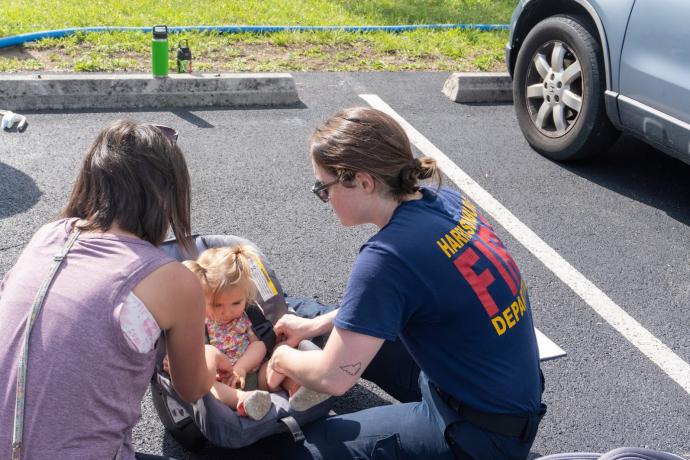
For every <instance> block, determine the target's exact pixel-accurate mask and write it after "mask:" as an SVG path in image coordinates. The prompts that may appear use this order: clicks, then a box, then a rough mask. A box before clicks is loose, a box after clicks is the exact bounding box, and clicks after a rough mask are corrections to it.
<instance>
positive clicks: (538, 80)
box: [525, 41, 583, 137]
mask: <svg viewBox="0 0 690 460" xmlns="http://www.w3.org/2000/svg"><path fill="white" fill-rule="evenodd" d="M582 88H583V84H582V69H581V67H580V60H579V59H578V57H577V56H576V55H575V53H574V52H573V51H572V50H571V49H570V48H569V47H568V46H567V45H566V44H565V43H563V42H561V41H551V42H548V43H544V44H543V45H541V46H540V47H539V48H538V49H537V51H536V52H535V53H534V56H532V61H531V63H530V66H529V69H528V71H527V78H526V79H525V98H526V102H527V110H528V112H529V115H530V119H531V120H532V123H533V124H534V126H535V127H536V128H537V129H538V130H539V132H540V133H542V134H543V135H545V136H548V137H561V136H563V135H565V134H566V133H568V132H569V131H570V130H571V129H572V128H573V126H575V124H576V123H577V119H578V118H579V116H580V112H581V111H582Z"/></svg>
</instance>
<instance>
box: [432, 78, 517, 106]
mask: <svg viewBox="0 0 690 460" xmlns="http://www.w3.org/2000/svg"><path fill="white" fill-rule="evenodd" d="M443 94H445V95H446V96H447V97H448V98H449V99H450V100H451V101H454V102H512V101H513V82H512V80H511V78H510V75H508V74H507V73H491V72H487V73H469V72H456V73H453V74H452V75H451V76H450V77H448V79H447V80H446V82H445V84H444V85H443Z"/></svg>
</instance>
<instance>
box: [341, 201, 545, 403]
mask: <svg viewBox="0 0 690 460" xmlns="http://www.w3.org/2000/svg"><path fill="white" fill-rule="evenodd" d="M422 192H423V198H422V199H420V200H413V201H407V202H404V203H402V204H400V206H398V208H397V209H396V210H395V212H394V213H393V216H392V218H391V220H390V222H389V223H388V224H387V225H386V226H385V227H383V228H382V229H381V230H380V231H379V232H378V233H377V234H376V235H374V236H373V237H372V238H371V239H370V240H369V241H368V242H367V243H366V244H364V245H363V246H362V248H361V250H360V253H359V255H358V257H357V260H356V262H355V264H354V267H353V269H352V273H351V275H350V280H349V282H348V285H347V289H346V291H345V295H344V298H343V302H342V305H341V307H340V309H339V311H338V313H337V316H336V319H335V322H334V324H335V326H336V327H338V328H342V329H347V330H350V331H354V332H358V333H361V334H366V335H369V336H373V337H378V338H383V339H386V340H395V338H396V337H398V336H399V337H400V338H401V340H402V342H403V343H404V344H405V346H406V347H407V349H408V350H409V352H410V354H411V355H412V356H413V358H414V359H415V360H416V361H417V363H418V364H419V366H420V367H421V368H422V370H423V371H424V372H425V373H426V374H427V375H428V376H429V378H430V379H431V381H433V382H434V383H436V384H437V385H438V386H440V387H441V388H443V389H444V390H445V391H447V392H448V393H450V394H452V395H453V396H455V397H456V398H457V399H459V400H460V401H462V402H463V403H465V404H467V405H469V406H471V407H474V408H476V409H479V410H483V411H486V412H495V413H519V412H531V411H535V410H537V409H538V408H539V403H540V401H541V380H540V376H539V355H538V350H537V342H536V337H535V335H534V325H533V323H532V316H531V310H530V305H529V299H528V297H527V288H526V286H525V284H524V282H523V280H522V277H521V275H520V272H519V271H518V269H517V267H516V265H515V262H514V261H513V259H512V258H511V256H510V255H509V254H508V252H507V250H506V249H505V247H504V246H503V244H502V243H501V241H500V240H499V239H498V237H497V236H496V234H495V233H494V231H493V229H492V227H491V226H490V225H489V223H488V222H487V221H486V219H484V217H483V216H481V215H479V214H478V212H477V208H476V206H475V205H474V204H473V203H472V202H471V201H470V200H468V199H467V198H466V197H464V196H462V195H461V194H460V193H458V192H455V191H453V190H450V189H447V188H441V189H440V190H439V191H438V192H436V191H433V190H430V189H426V188H423V189H422ZM394 365H395V363H391V366H394Z"/></svg>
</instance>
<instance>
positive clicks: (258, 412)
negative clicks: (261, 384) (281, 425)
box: [237, 390, 273, 420]
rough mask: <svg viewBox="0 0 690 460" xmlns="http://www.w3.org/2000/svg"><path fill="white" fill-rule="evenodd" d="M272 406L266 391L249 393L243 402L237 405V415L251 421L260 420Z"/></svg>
mask: <svg viewBox="0 0 690 460" xmlns="http://www.w3.org/2000/svg"><path fill="white" fill-rule="evenodd" d="M272 405H273V403H272V402H271V395H270V394H269V393H268V391H263V390H255V391H250V392H249V395H248V396H247V397H246V398H244V400H243V401H240V402H238V403H237V413H238V414H240V415H241V416H243V417H249V418H250V419H252V420H261V419H262V418H264V417H265V416H266V414H268V411H269V410H271V406H272Z"/></svg>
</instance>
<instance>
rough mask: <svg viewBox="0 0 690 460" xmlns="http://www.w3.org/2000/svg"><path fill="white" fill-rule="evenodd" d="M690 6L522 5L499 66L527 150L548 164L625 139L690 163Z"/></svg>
mask: <svg viewBox="0 0 690 460" xmlns="http://www.w3.org/2000/svg"><path fill="white" fill-rule="evenodd" d="M689 19H690V1H688V0H521V1H520V3H519V4H518V6H517V8H516V9H515V12H514V13H513V17H512V19H511V33H510V40H509V42H508V44H507V45H506V63H507V65H508V70H509V72H510V74H511V76H512V77H513V100H514V104H515V111H516V114H517V119H518V123H519V124H520V128H521V129H522V132H523V134H524V135H525V138H526V139H527V142H529V144H530V145H531V146H532V148H534V149H535V150H536V151H537V152H539V153H541V154H542V155H544V156H546V157H548V158H551V159H554V160H573V159H578V158H583V157H586V156H590V155H593V154H596V153H598V152H601V151H604V150H606V149H607V148H608V147H609V146H610V145H611V143H612V142H613V141H614V140H615V139H616V138H617V137H618V134H619V133H620V131H626V132H629V133H632V134H634V135H635V136H638V137H640V138H641V139H643V140H644V141H646V142H648V143H649V144H651V145H653V146H654V147H656V148H658V149H660V150H663V151H664V152H666V153H668V154H670V155H672V156H674V157H676V158H679V159H680V160H682V161H684V162H686V163H690V28H689V27H688V20H689Z"/></svg>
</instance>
